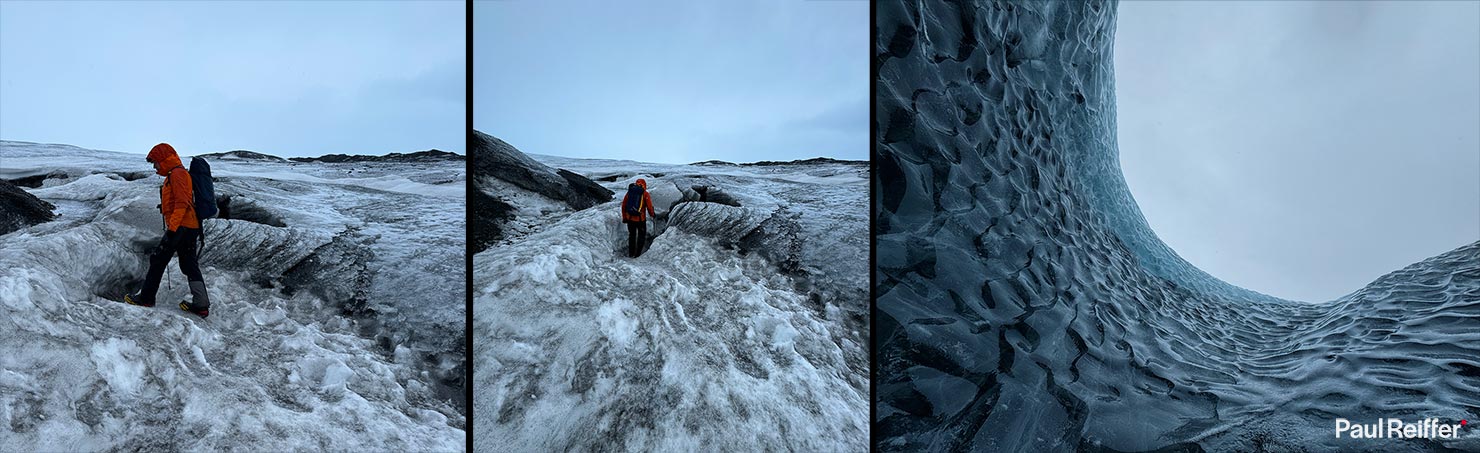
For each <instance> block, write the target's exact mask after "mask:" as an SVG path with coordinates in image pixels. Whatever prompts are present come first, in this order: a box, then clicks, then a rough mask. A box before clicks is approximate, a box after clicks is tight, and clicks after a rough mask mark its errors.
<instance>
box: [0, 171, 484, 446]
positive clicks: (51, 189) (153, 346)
mask: <svg viewBox="0 0 1480 453" xmlns="http://www.w3.org/2000/svg"><path fill="white" fill-rule="evenodd" d="M181 157H182V160H184V161H185V162H187V163H188V162H189V159H190V155H189V153H188V152H183V153H182V156H181ZM211 164H212V169H213V173H214V175H215V176H216V179H217V181H216V192H217V194H218V196H228V195H229V196H231V197H232V202H231V206H232V209H233V211H234V214H235V215H234V216H233V218H231V219H210V220H206V221H205V222H204V223H205V235H206V245H205V247H204V248H203V249H202V252H201V258H200V261H201V267H202V273H203V274H204V277H205V283H206V285H207V287H208V288H209V291H210V294H211V298H212V302H213V304H212V307H211V308H212V309H211V315H210V317H209V318H205V319H201V318H197V317H195V316H194V315H190V314H187V313H185V312H182V311H180V310H179V309H178V308H175V307H174V302H175V301H179V300H184V299H186V298H187V297H188V288H187V287H186V285H185V281H184V278H183V277H182V276H181V274H180V271H179V269H178V264H177V263H176V262H175V261H172V262H171V264H170V266H169V269H168V270H167V271H166V273H165V278H166V280H167V283H165V284H162V285H161V286H160V293H159V296H158V300H159V305H158V306H156V307H153V308H144V307H136V306H130V305H125V304H123V303H120V302H117V301H116V300H117V298H118V297H119V296H121V295H122V294H123V293H124V292H125V291H131V290H135V289H137V287H138V283H139V282H140V281H141V280H142V279H143V274H144V271H145V269H146V268H147V266H148V264H147V252H148V250H149V249H150V248H151V247H152V246H153V245H154V244H155V243H156V242H157V241H158V240H159V238H160V236H161V231H162V223H161V220H160V215H159V212H158V210H157V209H156V208H155V205H156V204H157V203H158V202H159V195H158V188H159V185H160V183H161V182H162V179H163V178H162V177H160V176H157V175H154V173H153V171H152V168H151V167H150V166H149V164H148V163H146V162H145V161H144V157H143V155H142V154H125V153H117V152H107V151H97V150H88V149H82V148H77V147H72V146H67V145H48V144H35V143H26V142H12V141H4V142H0V178H4V179H18V178H24V177H28V176H38V175H40V176H43V177H44V180H43V181H41V184H40V187H37V188H30V189H26V190H28V191H29V192H30V193H31V194H33V195H35V196H37V197H39V198H41V199H42V200H45V201H47V202H50V203H52V204H54V205H56V207H57V213H58V214H60V215H59V216H58V217H57V218H56V219H54V220H52V221H49V222H45V223H41V224H38V225H34V226H31V227H28V228H23V229H21V230H18V231H15V232H12V233H10V234H6V235H3V236H0V349H3V350H4V351H5V354H0V445H4V446H5V449H16V450H20V451H97V450H141V449H142V450H231V449H238V450H240V449H245V450H254V451H288V450H325V449H332V450H353V449H370V450H386V449H390V450H401V451H460V450H462V449H463V447H464V441H465V431H464V429H465V424H466V416H465V410H466V409H465V408H464V407H462V406H463V396H462V395H463V385H464V383H463V378H464V376H465V374H464V373H465V372H466V366H467V364H466V359H465V353H464V350H465V346H464V344H465V343H464V342H465V339H466V336H465V335H466V333H465V332H464V328H465V310H464V308H463V307H464V302H463V301H464V294H465V293H464V279H465V273H464V272H465V270H464V267H465V265H464V257H465V255H464V252H463V244H464V225H463V223H464V221H463V219H464V207H463V206H464V202H463V187H464V186H465V181H466V180H465V167H464V164H463V162H461V161H448V162H443V163H421V164H377V163H357V164H320V163H293V162H286V161H278V162H271V161H258V160H243V159H233V158H230V157H227V158H220V159H214V160H212V161H211Z"/></svg>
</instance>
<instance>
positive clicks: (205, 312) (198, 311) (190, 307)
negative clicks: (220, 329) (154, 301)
mask: <svg viewBox="0 0 1480 453" xmlns="http://www.w3.org/2000/svg"><path fill="white" fill-rule="evenodd" d="M180 309H181V310H185V311H188V312H191V313H195V315H196V316H199V317H202V318H204V317H207V316H210V315H211V306H209V305H207V306H204V307H197V306H196V305H195V304H192V303H190V302H186V301H183V300H182V301H180Z"/></svg>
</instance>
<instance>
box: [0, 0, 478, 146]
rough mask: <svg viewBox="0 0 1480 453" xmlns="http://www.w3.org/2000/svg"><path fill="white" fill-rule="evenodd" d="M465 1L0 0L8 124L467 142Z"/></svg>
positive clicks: (11, 129) (109, 133)
mask: <svg viewBox="0 0 1480 453" xmlns="http://www.w3.org/2000/svg"><path fill="white" fill-rule="evenodd" d="M465 31H466V7H465V4H464V3H463V2H461V1H433V2H44V3H43V2H17V1H0V139H6V140H22V141H32V142H46V143H65V144H71V145H77V146H81V147H84V148H94V149H105V150H112V151H124V152H136V153H144V152H147V151H148V150H149V148H150V147H151V146H153V145H154V144H155V143H158V142H161V141H164V142H169V143H171V144H172V145H174V146H175V148H176V149H179V150H180V152H181V153H182V154H187V155H189V154H198V153H206V152H215V151H225V150H231V149H248V150H253V151H259V152H265V153H269V154H275V155H279V156H317V155H322V154H328V153H346V154H385V153H389V152H410V151H418V150H424V149H430V148H437V149H442V150H445V151H454V152H459V153H461V152H463V147H464V143H465V142H466V139H467V133H466V130H467V117H466V115H467V113H466V112H467V111H466V110H465V108H466V107H465V105H466V93H465V90H466V86H467V83H466V74H467V71H466V61H465V60H466V47H465V46H466V36H465Z"/></svg>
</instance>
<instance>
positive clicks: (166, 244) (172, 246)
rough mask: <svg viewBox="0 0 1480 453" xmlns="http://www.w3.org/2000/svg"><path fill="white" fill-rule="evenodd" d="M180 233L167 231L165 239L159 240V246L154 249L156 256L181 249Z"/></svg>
mask: <svg viewBox="0 0 1480 453" xmlns="http://www.w3.org/2000/svg"><path fill="white" fill-rule="evenodd" d="M179 246H180V233H177V232H174V231H169V230H165V232H164V238H163V239H160V240H159V245H158V246H156V247H154V253H155V254H161V253H171V252H174V251H175V250H178V249H179V248H180V247H179Z"/></svg>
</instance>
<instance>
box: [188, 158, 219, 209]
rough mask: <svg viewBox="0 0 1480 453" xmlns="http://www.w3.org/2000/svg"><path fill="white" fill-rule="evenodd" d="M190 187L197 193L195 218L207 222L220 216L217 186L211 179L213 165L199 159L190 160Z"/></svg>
mask: <svg viewBox="0 0 1480 453" xmlns="http://www.w3.org/2000/svg"><path fill="white" fill-rule="evenodd" d="M190 185H191V186H192V187H193V188H194V190H193V191H194V192H195V218H196V219H199V220H205V219H209V218H212V217H215V216H216V214H218V212H217V209H216V184H215V181H214V180H212V179H211V164H209V163H206V160H205V159H202V158H199V157H192V158H190Z"/></svg>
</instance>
